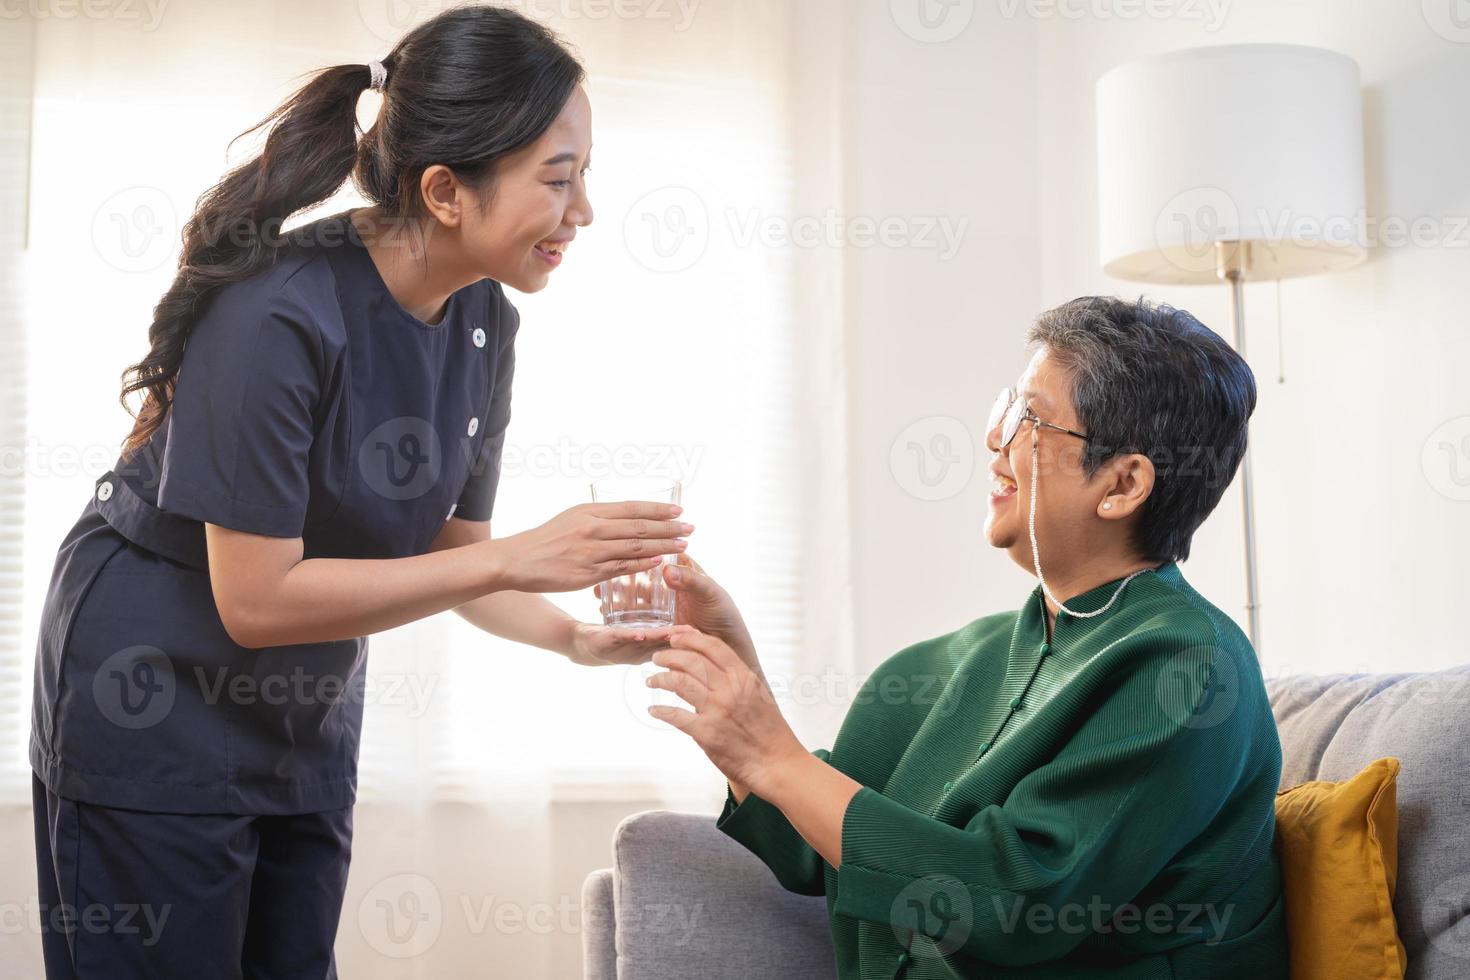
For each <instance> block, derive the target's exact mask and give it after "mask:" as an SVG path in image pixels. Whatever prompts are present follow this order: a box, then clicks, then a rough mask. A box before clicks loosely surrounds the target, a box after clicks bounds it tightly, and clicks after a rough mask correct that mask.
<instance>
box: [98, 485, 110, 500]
mask: <svg viewBox="0 0 1470 980" xmlns="http://www.w3.org/2000/svg"><path fill="white" fill-rule="evenodd" d="M111 496H112V481H111V480H103V481H102V482H101V483H100V484H98V485H97V499H98V500H106V499H108V498H109V497H111Z"/></svg>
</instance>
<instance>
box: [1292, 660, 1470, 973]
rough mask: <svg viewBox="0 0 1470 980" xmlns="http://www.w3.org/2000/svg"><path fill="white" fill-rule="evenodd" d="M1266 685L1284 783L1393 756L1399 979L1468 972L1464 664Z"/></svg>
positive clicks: (1469, 789)
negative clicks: (1404, 961)
mask: <svg viewBox="0 0 1470 980" xmlns="http://www.w3.org/2000/svg"><path fill="white" fill-rule="evenodd" d="M1267 687H1268V689H1269V691H1270V695H1271V704H1272V708H1273V710H1274V712H1275V714H1276V724H1277V727H1278V729H1279V730H1280V732H1281V745H1282V753H1283V761H1282V772H1281V782H1282V788H1283V789H1285V788H1287V787H1290V786H1293V785H1295V784H1297V783H1301V782H1305V781H1307V780H1310V779H1327V780H1334V781H1336V780H1344V779H1348V778H1349V777H1351V776H1353V775H1354V774H1355V773H1357V772H1358V771H1359V770H1361V769H1362V768H1363V767H1365V766H1366V765H1367V764H1368V763H1369V762H1371V761H1373V760H1374V759H1379V758H1383V757H1384V756H1394V757H1396V758H1398V759H1399V761H1400V763H1401V764H1402V770H1401V772H1400V774H1399V779H1398V811H1399V881H1398V892H1397V894H1396V895H1395V897H1394V914H1395V916H1396V917H1397V919H1398V929H1399V935H1400V937H1401V938H1402V939H1403V941H1404V949H1405V951H1406V952H1407V953H1408V957H1409V969H1408V972H1407V974H1406V976H1407V978H1408V980H1450V978H1456V980H1460V978H1463V977H1466V976H1470V848H1467V847H1466V846H1465V843H1464V840H1465V826H1466V823H1467V816H1470V738H1467V737H1466V734H1467V732H1470V666H1466V667H1455V668H1451V669H1449V670H1442V671H1435V672H1432V673H1423V674H1366V675H1365V674H1338V675H1331V676H1297V677H1286V678H1279V679H1275V680H1272V681H1270V682H1268V685H1267Z"/></svg>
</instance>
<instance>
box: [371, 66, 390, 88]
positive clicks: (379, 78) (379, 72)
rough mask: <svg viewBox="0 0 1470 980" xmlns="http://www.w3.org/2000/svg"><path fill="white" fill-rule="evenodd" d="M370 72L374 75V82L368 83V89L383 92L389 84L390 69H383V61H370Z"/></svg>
mask: <svg viewBox="0 0 1470 980" xmlns="http://www.w3.org/2000/svg"><path fill="white" fill-rule="evenodd" d="M368 72H369V73H370V74H371V75H372V80H371V81H369V82H368V88H371V89H377V90H378V91H379V92H381V91H382V90H383V86H385V85H387V84H388V69H387V68H384V67H383V63H382V62H381V61H369V62H368Z"/></svg>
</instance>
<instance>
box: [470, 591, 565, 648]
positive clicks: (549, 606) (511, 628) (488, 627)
mask: <svg viewBox="0 0 1470 980" xmlns="http://www.w3.org/2000/svg"><path fill="white" fill-rule="evenodd" d="M454 611H455V612H456V613H458V614H459V615H460V616H461V617H463V618H464V620H465V621H466V622H468V623H471V624H473V625H475V626H477V627H479V628H480V629H482V630H484V631H485V632H487V633H493V634H495V635H496V636H499V637H502V638H504V639H507V640H511V641H512V642H515V643H525V644H527V645H529V646H534V647H540V648H541V649H543V650H550V651H552V652H554V653H559V654H562V655H563V656H565V655H567V654H569V653H570V652H571V649H572V631H573V628H574V627H575V626H576V625H577V620H576V619H575V618H573V617H571V616H568V615H567V614H566V613H565V612H563V611H562V610H561V609H560V608H558V607H557V605H556V604H555V603H553V602H552V601H551V600H549V599H547V598H546V597H545V596H542V595H537V594H535V593H532V592H491V593H489V594H486V595H482V596H479V597H478V598H475V599H471V600H470V601H469V602H466V603H464V604H462V605H459V606H456V607H454Z"/></svg>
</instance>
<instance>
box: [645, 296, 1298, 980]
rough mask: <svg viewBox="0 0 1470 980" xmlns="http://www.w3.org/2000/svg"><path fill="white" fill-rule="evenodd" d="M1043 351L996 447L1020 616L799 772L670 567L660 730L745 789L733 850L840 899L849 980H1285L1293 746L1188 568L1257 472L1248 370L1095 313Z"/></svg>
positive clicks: (1144, 307)
mask: <svg viewBox="0 0 1470 980" xmlns="http://www.w3.org/2000/svg"><path fill="white" fill-rule="evenodd" d="M1028 341H1029V344H1028V346H1032V347H1033V348H1034V356H1033V357H1032V358H1031V360H1030V363H1029V365H1028V366H1027V367H1026V369H1025V371H1024V373H1023V374H1022V375H1021V377H1020V380H1019V383H1018V385H1017V387H1016V389H1015V390H1011V389H1006V390H1005V391H1003V392H1002V393H1001V395H1000V397H999V398H998V399H997V400H996V402H995V407H994V409H993V411H992V413H991V418H990V428H989V432H988V433H987V435H986V444H987V446H988V448H989V449H990V450H991V451H992V452H994V453H995V454H996V455H995V459H994V462H993V464H992V466H991V472H992V474H993V475H994V479H995V484H996V489H995V490H994V491H993V492H992V493H991V494H990V501H989V515H988V518H987V521H986V525H985V533H986V537H987V539H988V541H989V543H990V545H991V546H992V547H994V548H999V549H1003V550H1004V551H1005V552H1006V553H1007V554H1009V555H1010V557H1011V560H1013V561H1015V562H1016V563H1017V564H1018V565H1020V566H1021V567H1023V568H1025V569H1027V570H1028V571H1030V572H1033V573H1034V574H1035V575H1036V578H1037V585H1036V587H1035V588H1034V589H1032V591H1031V593H1030V595H1029V596H1027V597H1026V600H1025V602H1024V603H1023V604H1022V606H1021V607H1020V608H1019V609H1014V610H1011V611H1009V612H999V613H994V614H992V615H988V616H984V617H982V618H980V619H977V620H975V621H974V622H972V623H970V624H969V625H967V626H964V627H963V628H961V629H959V630H956V631H955V632H953V633H948V634H945V635H944V636H939V637H936V638H934V639H929V640H923V641H921V642H918V643H915V644H913V645H912V646H909V647H907V648H906V649H903V650H901V651H899V652H898V653H897V654H895V655H894V656H892V657H890V658H889V659H888V660H887V661H885V662H884V663H883V664H882V665H881V666H879V668H878V669H877V671H876V672H875V673H874V674H873V675H872V676H871V677H870V678H869V679H868V680H867V682H866V683H865V685H864V686H863V688H862V689H861V691H860V693H859V696H858V698H857V702H856V704H854V705H853V707H852V708H851V709H850V710H849V712H848V714H847V716H846V719H845V720H844V722H843V724H842V727H841V730H840V732H839V734H838V736H837V740H836V742H835V744H834V745H833V747H832V749H831V751H830V752H829V751H826V750H821V749H819V750H817V751H815V752H808V751H807V750H806V749H805V748H804V747H803V746H802V745H801V744H800V742H799V741H798V740H797V739H796V737H795V735H794V734H793V732H792V730H791V728H790V727H789V726H788V725H787V723H786V721H785V720H784V719H783V718H782V716H781V713H780V711H779V710H778V708H777V706H776V704H775V701H774V699H773V698H772V696H771V694H770V689H769V687H768V686H767V684H766V679H765V677H764V675H763V674H762V672H761V668H760V662H759V660H758V659H757V656H756V651H755V648H754V645H753V644H752V642H751V639H750V635H749V633H748V632H747V631H746V629H745V627H744V625H743V624H742V622H741V619H740V614H739V612H738V611H737V610H736V609H735V606H734V604H733V603H732V602H731V601H730V599H729V596H728V595H727V594H726V593H725V592H724V590H723V589H721V588H720V587H719V586H718V585H717V584H715V583H714V582H713V581H712V580H711V579H710V578H709V577H708V576H707V575H705V574H703V573H702V572H701V571H700V570H699V569H698V568H697V566H693V567H690V566H684V567H679V568H672V567H671V568H670V569H669V570H668V571H667V572H666V576H667V578H668V579H669V581H670V584H671V585H673V586H674V587H675V588H677V589H679V590H680V591H681V592H682V593H683V595H682V596H681V599H680V601H681V609H683V610H684V616H683V618H685V619H686V620H688V622H689V624H690V625H687V626H683V627H680V628H678V629H677V631H676V633H675V635H674V636H673V637H672V638H671V640H670V647H669V648H668V649H665V650H662V651H660V652H658V653H657V654H655V655H654V662H655V663H657V664H658V665H659V666H661V667H666V668H668V669H667V670H665V671H662V672H660V673H658V674H656V675H654V676H653V677H651V678H650V679H649V683H650V685H651V686H654V687H659V688H664V689H667V690H670V691H673V692H674V693H675V694H677V695H678V696H679V697H680V698H681V699H683V700H684V701H686V702H687V703H688V704H689V705H690V706H692V707H693V708H694V711H693V712H691V711H688V710H685V709H683V708H676V707H672V706H667V705H655V706H653V707H651V708H650V709H649V710H650V712H651V713H652V714H653V715H654V716H655V717H657V718H659V719H661V720H663V721H665V722H668V723H669V724H671V725H673V726H675V727H677V728H679V729H680V730H682V731H684V732H685V733H687V734H688V735H690V736H691V737H692V738H694V739H695V741H696V742H698V744H699V746H700V747H701V748H702V749H703V750H704V752H705V753H706V755H708V756H709V758H710V760H711V761H712V762H713V763H714V764H715V765H716V766H717V767H718V768H719V769H720V770H721V771H722V772H723V773H724V774H725V776H726V777H727V778H728V780H729V797H728V799H727V801H726V805H725V810H724V812H723V813H722V814H721V815H720V817H719V819H718V826H719V828H720V830H722V831H723V832H724V833H726V834H728V835H729V836H730V837H732V838H734V839H735V840H737V841H739V842H740V843H741V844H743V845H744V846H745V847H746V848H748V849H749V850H751V851H752V852H754V853H755V854H756V856H758V857H759V858H760V859H761V860H762V861H764V862H765V863H766V864H767V865H768V866H769V867H770V869H771V870H772V872H774V874H775V876H776V878H777V879H778V880H779V881H780V883H781V884H782V885H783V886H784V887H786V888H787V889H789V890H791V891H794V892H800V893H802V894H807V895H825V896H826V899H827V910H828V914H829V916H830V919H831V927H832V940H833V944H834V948H835V954H836V960H837V966H838V973H839V975H840V976H841V978H842V980H877V978H880V977H881V978H884V980H888V978H899V977H902V978H905V980H918V978H927V977H1028V978H1036V977H1055V978H1068V980H1084V978H1103V977H1106V978H1109V980H1116V978H1124V977H1127V978H1140V980H1141V978H1154V977H1160V978H1165V977H1170V978H1172V977H1181V978H1189V980H1209V978H1222V980H1223V978H1232V980H1234V978H1241V977H1247V978H1250V980H1271V978H1277V977H1280V978H1284V977H1286V963H1287V955H1286V935H1285V926H1284V909H1283V903H1282V894H1281V880H1280V869H1279V866H1278V863H1277V860H1276V857H1275V855H1274V852H1273V848H1272V841H1273V830H1274V797H1275V793H1276V788H1277V781H1278V779H1279V775H1280V768H1281V747H1280V743H1279V741H1278V740H1277V734H1276V728H1275V723H1274V721H1273V719H1272V715H1271V710H1270V706H1269V704H1268V703H1267V699H1266V694H1265V689H1264V685H1263V683H1262V679H1261V673H1260V668H1259V666H1258V665H1257V662H1256V658H1255V653H1254V651H1253V650H1252V649H1251V646H1250V643H1249V641H1248V640H1247V639H1246V637H1245V636H1244V635H1243V634H1242V633H1241V631H1240V630H1239V629H1238V628H1237V627H1236V625H1235V624H1234V623H1233V622H1232V621H1231V619H1230V618H1229V617H1228V616H1226V615H1225V614H1224V613H1222V612H1221V611H1220V610H1219V609H1217V608H1216V607H1215V606H1214V605H1213V604H1211V603H1210V602H1209V601H1208V600H1207V599H1205V598H1204V597H1203V596H1201V595H1200V594H1199V593H1198V592H1196V591H1195V590H1194V589H1193V588H1192V587H1191V586H1190V584H1189V583H1188V582H1187V581H1185V579H1184V576H1183V574H1182V573H1181V571H1180V568H1179V565H1178V562H1179V561H1182V560H1184V559H1186V558H1188V556H1189V548H1190V539H1191V538H1192V536H1193V534H1194V532H1195V530H1196V529H1197V528H1198V527H1199V526H1200V524H1201V522H1203V521H1204V519H1205V518H1206V517H1207V516H1208V515H1209V514H1210V512H1211V511H1212V510H1213V509H1214V508H1215V505H1216V504H1217V503H1218V502H1219V500H1220V497H1221V495H1222V494H1223V493H1224V490H1225V487H1226V485H1227V484H1228V483H1229V482H1230V479H1231V477H1232V476H1233V474H1234V472H1235V469H1236V466H1237V465H1238V463H1239V461H1240V459H1241V457H1242V455H1243V454H1244V452H1245V446H1246V423H1247V420H1248V419H1249V417H1250V415H1251V412H1252V411H1254V409H1255V404H1256V388H1255V381H1254V378H1253V376H1252V374H1251V371H1250V368H1249V367H1248V366H1247V365H1246V364H1245V362H1244V361H1243V360H1242V359H1241V358H1240V357H1239V356H1238V355H1237V354H1236V353H1235V352H1234V351H1233V350H1231V348H1230V347H1229V346H1228V345H1226V344H1225V343H1224V341H1222V340H1221V338H1220V337H1219V336H1217V335H1216V334H1214V333H1213V332H1211V331H1210V330H1208V329H1207V328H1205V327H1204V326H1203V325H1202V324H1200V322H1199V321H1198V320H1196V319H1195V318H1194V317H1192V316H1190V315H1189V314H1188V313H1186V312H1184V311H1182V310H1175V309H1172V308H1170V307H1168V306H1155V305H1151V304H1149V303H1147V302H1144V301H1139V302H1136V303H1135V302H1126V301H1123V300H1119V299H1114V298H1108V297H1086V298H1082V299H1077V300H1074V301H1072V302H1070V303H1067V304H1065V305H1063V306H1060V307H1058V308H1056V309H1054V310H1051V311H1049V312H1047V313H1044V314H1042V315H1041V316H1040V317H1039V318H1038V320H1037V322H1036V324H1035V325H1034V327H1033V328H1032V329H1031V332H1030V335H1029V337H1028ZM1043 471H1044V473H1043Z"/></svg>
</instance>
